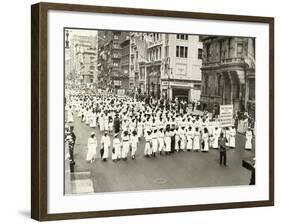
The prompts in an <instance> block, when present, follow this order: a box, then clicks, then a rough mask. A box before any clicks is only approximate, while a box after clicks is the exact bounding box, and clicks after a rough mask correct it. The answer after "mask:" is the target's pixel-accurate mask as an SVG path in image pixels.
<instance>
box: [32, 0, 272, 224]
mask: <svg viewBox="0 0 281 224" xmlns="http://www.w3.org/2000/svg"><path fill="white" fill-rule="evenodd" d="M49 10H63V11H73V12H74V11H75V12H88V13H91V12H99V13H110V14H128V15H136V16H137V15H142V16H160V17H163V16H164V17H170V18H194V19H205V20H221V21H236V22H253V23H263V24H268V25H269V108H268V110H269V146H268V147H269V183H268V184H269V199H268V200H264V201H243V202H233V203H216V204H203V205H186V206H168V207H153V208H131V209H126V210H108V211H88V212H75V213H61V214H48V210H47V208H48V206H47V205H48V200H47V198H48V191H47V164H48V163H47V155H48V145H47V139H48V135H47V128H46V127H47V126H48V119H47V111H48V110H47V109H48V103H47V95H48V94H47V91H48V88H47V80H48V76H47V69H48V68H47V48H48V46H47V38H48V35H47V25H48V21H47V13H48V11H49ZM31 40H32V42H31V59H32V63H31V102H32V103H31V135H32V139H31V143H32V144H31V156H32V158H31V159H32V163H31V176H32V178H31V186H32V189H31V217H32V218H33V219H36V220H39V221H47V220H61V219H80V218H94V217H109V216H125V215H141V214H155V213H171V212H187V211H199V210H201V211H203V210H215V209H226V208H246V207H260V206H273V205H274V18H272V17H257V16H240V15H224V14H210V13H201V12H198V13H197V12H183V11H163V10H154V9H140V8H139V9H138V8H119V7H104V6H91V5H73V4H57V3H38V4H34V5H32V6H31Z"/></svg>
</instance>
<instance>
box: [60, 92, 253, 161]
mask: <svg viewBox="0 0 281 224" xmlns="http://www.w3.org/2000/svg"><path fill="white" fill-rule="evenodd" d="M193 109H194V108H193ZM193 109H192V108H191V109H190V108H189V107H182V106H179V102H177V101H175V102H171V103H167V102H165V101H160V100H148V101H145V100H136V99H134V98H132V97H127V96H116V95H113V94H108V93H101V94H85V93H79V92H76V93H72V94H69V95H68V97H67V99H66V105H65V110H66V114H67V116H66V122H67V123H68V124H70V127H71V123H72V122H73V121H74V116H73V115H74V113H76V114H77V116H78V118H79V119H80V121H81V122H84V123H85V124H86V125H88V126H89V127H91V128H93V131H92V132H91V134H90V136H89V138H88V144H87V148H88V152H87V156H86V160H87V161H90V162H93V161H94V160H95V159H96V158H97V154H98V153H100V156H101V159H102V161H106V160H107V159H108V158H109V155H110V152H111V159H112V160H113V161H118V160H120V159H122V160H126V159H127V158H128V157H131V158H132V159H135V158H136V152H137V150H141V151H142V150H143V155H144V156H145V157H156V155H157V154H160V155H169V154H171V153H174V152H179V151H194V152H199V151H201V152H205V153H207V152H208V151H209V148H213V149H218V150H220V149H221V148H223V147H220V145H221V142H224V143H223V144H225V147H224V148H226V147H228V148H235V146H236V128H235V126H234V125H233V126H231V127H226V128H221V127H220V122H219V119H218V117H213V116H210V114H208V113H206V114H198V113H195V112H193ZM95 129H99V131H100V132H101V134H102V137H101V138H100V148H99V149H98V145H99V144H98V140H97V137H96V132H95ZM67 131H68V133H73V128H72V130H69V129H67ZM67 136H68V140H69V139H71V137H69V134H68V135H67ZM110 136H113V140H111V138H110ZM222 138H224V139H225V141H221V140H222ZM245 138H246V141H245V142H246V143H245V149H248V150H251V148H252V138H253V132H252V130H251V128H249V129H248V130H247V132H246V135H245ZM140 140H143V141H144V148H143V149H141V148H140V147H138V145H139V142H140ZM111 141H112V142H111ZM72 153H73V152H72ZM71 157H72V158H71V159H73V155H72V156H71Z"/></svg>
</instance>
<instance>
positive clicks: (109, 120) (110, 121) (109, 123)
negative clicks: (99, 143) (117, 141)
mask: <svg viewBox="0 0 281 224" xmlns="http://www.w3.org/2000/svg"><path fill="white" fill-rule="evenodd" d="M108 131H109V133H110V134H112V133H113V119H112V117H109V118H108Z"/></svg>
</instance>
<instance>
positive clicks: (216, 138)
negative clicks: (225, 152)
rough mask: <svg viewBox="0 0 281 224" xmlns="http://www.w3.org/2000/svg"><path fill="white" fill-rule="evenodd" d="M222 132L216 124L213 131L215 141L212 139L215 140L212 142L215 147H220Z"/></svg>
mask: <svg viewBox="0 0 281 224" xmlns="http://www.w3.org/2000/svg"><path fill="white" fill-rule="evenodd" d="M220 132H221V130H220V129H219V128H218V127H217V126H216V127H215V129H214V131H213V141H212V142H213V144H212V148H213V149H218V148H219V137H220Z"/></svg>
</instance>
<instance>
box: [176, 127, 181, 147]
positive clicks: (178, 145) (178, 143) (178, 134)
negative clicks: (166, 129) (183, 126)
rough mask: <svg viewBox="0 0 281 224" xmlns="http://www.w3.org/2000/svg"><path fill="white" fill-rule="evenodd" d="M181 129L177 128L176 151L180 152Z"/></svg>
mask: <svg viewBox="0 0 281 224" xmlns="http://www.w3.org/2000/svg"><path fill="white" fill-rule="evenodd" d="M179 132H180V131H179V128H178V127H176V130H175V150H176V151H177V152H178V151H179V150H180V144H181V139H180V133H179Z"/></svg>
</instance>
